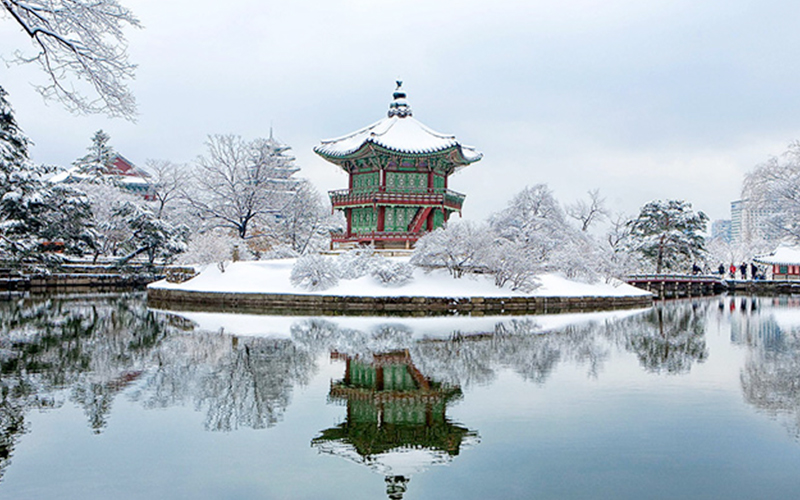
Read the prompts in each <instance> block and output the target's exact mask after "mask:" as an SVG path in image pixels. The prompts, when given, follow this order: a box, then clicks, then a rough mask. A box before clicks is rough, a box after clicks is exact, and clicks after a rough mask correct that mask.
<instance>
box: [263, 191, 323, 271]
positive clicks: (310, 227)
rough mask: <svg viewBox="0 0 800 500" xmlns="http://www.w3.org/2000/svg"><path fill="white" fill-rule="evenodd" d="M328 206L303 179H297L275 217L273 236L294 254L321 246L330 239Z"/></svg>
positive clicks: (319, 248) (320, 247)
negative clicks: (288, 196) (292, 192)
mask: <svg viewBox="0 0 800 500" xmlns="http://www.w3.org/2000/svg"><path fill="white" fill-rule="evenodd" d="M330 213H331V210H330V207H329V206H325V203H324V201H323V199H322V196H320V194H319V192H318V191H317V190H316V189H315V188H314V186H313V185H312V184H311V183H310V182H309V181H307V180H305V179H302V180H300V181H298V182H297V186H296V189H295V191H294V194H293V195H292V196H291V197H290V198H289V200H288V203H287V204H286V205H285V206H284V207H283V209H282V210H281V211H280V213H279V214H278V216H277V217H276V219H275V231H276V232H277V239H278V241H280V242H281V243H284V244H286V245H288V246H289V247H291V249H292V250H294V251H295V252H297V253H298V254H301V255H302V254H304V253H306V252H319V251H321V250H324V249H325V248H326V247H327V246H328V243H329V241H330V233H329V229H330V227H331V224H330V220H331V215H330Z"/></svg>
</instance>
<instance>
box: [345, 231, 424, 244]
mask: <svg viewBox="0 0 800 500" xmlns="http://www.w3.org/2000/svg"><path fill="white" fill-rule="evenodd" d="M420 237H422V234H420V233H412V232H409V231H402V232H401V231H372V232H369V233H351V234H349V235H348V234H345V233H344V232H342V231H336V232H331V241H333V242H334V243H344V242H348V241H364V242H368V241H378V240H379V241H401V242H402V241H408V240H411V241H417V240H418V239H419V238H420Z"/></svg>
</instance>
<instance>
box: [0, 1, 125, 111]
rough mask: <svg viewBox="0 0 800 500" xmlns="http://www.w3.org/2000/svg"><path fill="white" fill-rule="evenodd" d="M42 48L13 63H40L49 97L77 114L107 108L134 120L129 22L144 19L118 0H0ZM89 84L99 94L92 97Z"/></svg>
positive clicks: (43, 91)
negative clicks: (124, 29)
mask: <svg viewBox="0 0 800 500" xmlns="http://www.w3.org/2000/svg"><path fill="white" fill-rule="evenodd" d="M0 3H2V6H3V10H5V11H6V12H8V13H9V15H10V17H11V19H13V20H14V21H15V22H16V23H17V24H18V25H19V26H20V27H21V28H22V30H23V31H24V32H25V33H26V34H27V35H28V36H29V37H30V38H31V41H32V42H33V45H34V47H35V48H36V50H37V51H38V53H37V54H36V55H33V56H26V55H24V54H23V53H22V52H20V51H17V52H15V54H14V59H13V60H12V61H11V62H15V63H30V62H36V63H38V64H39V66H40V67H41V68H42V69H43V70H44V72H45V74H46V75H47V79H48V82H47V83H46V84H45V85H38V86H37V90H38V92H39V93H40V94H41V95H42V96H43V97H44V98H45V99H55V100H58V101H60V102H61V103H62V104H63V105H64V106H65V107H66V108H67V109H68V110H69V111H71V112H74V113H105V114H107V115H109V116H112V117H123V118H126V119H128V120H133V119H134V117H135V114H136V100H135V98H134V96H133V94H132V93H131V91H130V89H129V88H128V87H127V85H126V83H125V81H126V80H131V79H133V78H134V72H135V69H136V65H135V64H131V63H130V62H128V54H127V42H126V39H125V36H124V34H123V28H124V27H126V26H133V27H137V28H139V27H141V24H140V23H139V20H138V19H137V18H136V17H135V16H134V15H133V13H132V12H131V11H130V10H128V9H127V8H125V7H123V6H121V5H120V4H119V3H118V2H117V0H27V1H21V0H0ZM76 85H78V86H80V87H87V88H88V89H89V90H90V92H91V93H93V94H95V97H87V96H86V95H85V90H82V89H80V88H76Z"/></svg>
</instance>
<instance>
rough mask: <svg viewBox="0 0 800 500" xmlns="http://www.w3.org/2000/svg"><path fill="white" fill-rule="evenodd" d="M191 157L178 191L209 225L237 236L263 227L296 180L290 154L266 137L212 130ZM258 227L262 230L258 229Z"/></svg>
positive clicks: (289, 194) (291, 193)
mask: <svg viewBox="0 0 800 500" xmlns="http://www.w3.org/2000/svg"><path fill="white" fill-rule="evenodd" d="M206 146H207V148H208V152H207V154H206V155H203V156H200V157H199V158H198V159H197V162H196V165H195V169H194V174H195V175H194V176H193V179H192V180H193V182H192V183H191V185H190V186H188V188H187V189H186V190H184V192H183V196H184V199H185V200H186V201H187V203H188V204H189V206H190V209H191V211H192V212H193V214H194V215H195V216H196V217H198V218H199V219H200V220H201V221H203V222H204V223H206V224H208V225H209V226H211V227H226V228H231V229H233V230H235V231H236V234H237V235H238V236H239V237H240V238H242V239H246V238H250V237H251V236H252V232H253V228H254V226H255V227H261V228H269V227H272V226H273V225H274V224H275V221H276V217H277V216H278V215H279V214H280V213H281V212H282V211H283V210H284V208H285V207H286V206H287V205H288V204H289V203H290V201H291V200H292V197H293V196H294V194H295V191H296V187H297V181H295V180H294V179H292V178H291V176H292V175H293V174H294V173H295V172H297V167H294V166H293V162H292V161H290V160H291V159H287V157H286V156H285V155H284V154H283V151H285V150H279V149H278V148H276V147H275V145H274V144H272V142H271V141H269V140H265V139H256V140H254V141H249V142H248V141H245V140H244V139H242V138H241V137H240V136H236V135H212V136H209V138H208V141H206ZM262 232H263V231H262Z"/></svg>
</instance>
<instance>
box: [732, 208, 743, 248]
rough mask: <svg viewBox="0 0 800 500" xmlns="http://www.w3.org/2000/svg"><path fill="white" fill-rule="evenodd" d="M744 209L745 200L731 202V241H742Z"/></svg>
mask: <svg viewBox="0 0 800 500" xmlns="http://www.w3.org/2000/svg"><path fill="white" fill-rule="evenodd" d="M743 211H744V200H736V201H732V202H731V241H733V242H736V243H738V242H740V241H742V218H743Z"/></svg>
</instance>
